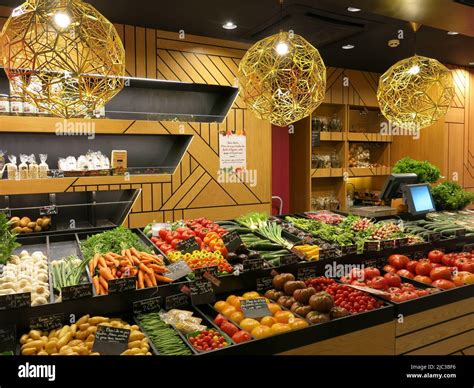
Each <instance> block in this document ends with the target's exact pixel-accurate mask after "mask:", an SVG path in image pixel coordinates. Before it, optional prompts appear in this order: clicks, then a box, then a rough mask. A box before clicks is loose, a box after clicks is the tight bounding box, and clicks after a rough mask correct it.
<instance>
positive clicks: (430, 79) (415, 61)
mask: <svg viewBox="0 0 474 388" xmlns="http://www.w3.org/2000/svg"><path fill="white" fill-rule="evenodd" d="M412 26H413V27H414V31H415V33H416V30H417V29H418V26H417V25H416V24H415V25H412ZM454 93H455V91H454V82H453V76H452V73H451V71H450V70H449V69H448V68H447V67H446V66H444V65H442V64H441V63H440V62H438V61H437V60H436V59H433V58H427V57H423V56H419V55H414V56H412V57H410V58H406V59H403V60H401V61H398V62H397V63H395V64H394V65H393V66H392V67H390V68H389V69H388V70H387V71H386V72H385V73H384V74H383V75H382V76H381V77H380V81H379V87H378V91H377V99H378V102H379V105H380V109H381V111H382V114H383V115H384V116H385V117H386V118H387V119H388V120H389V121H390V122H391V123H392V124H395V125H397V126H399V127H400V128H406V129H412V130H419V129H421V128H425V127H429V126H431V125H433V124H434V123H436V122H437V121H438V120H439V119H440V118H441V117H443V116H444V115H445V114H446V113H447V111H448V110H449V107H450V106H451V102H452V100H453V97H454Z"/></svg>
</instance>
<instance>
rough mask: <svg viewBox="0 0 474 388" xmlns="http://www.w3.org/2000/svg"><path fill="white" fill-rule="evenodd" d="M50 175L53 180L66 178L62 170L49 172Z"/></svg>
mask: <svg viewBox="0 0 474 388" xmlns="http://www.w3.org/2000/svg"><path fill="white" fill-rule="evenodd" d="M48 175H49V176H50V177H51V178H64V171H62V170H49V171H48Z"/></svg>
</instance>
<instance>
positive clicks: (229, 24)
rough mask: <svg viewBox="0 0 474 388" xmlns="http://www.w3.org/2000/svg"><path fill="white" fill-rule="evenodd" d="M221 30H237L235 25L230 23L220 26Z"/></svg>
mask: <svg viewBox="0 0 474 388" xmlns="http://www.w3.org/2000/svg"><path fill="white" fill-rule="evenodd" d="M222 28H225V29H226V30H235V29H236V28H237V24H235V23H232V22H227V23H226V24H224V25H223V26H222Z"/></svg>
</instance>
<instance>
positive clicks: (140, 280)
mask: <svg viewBox="0 0 474 388" xmlns="http://www.w3.org/2000/svg"><path fill="white" fill-rule="evenodd" d="M143 277H144V274H143V271H138V288H145V285H144V283H143Z"/></svg>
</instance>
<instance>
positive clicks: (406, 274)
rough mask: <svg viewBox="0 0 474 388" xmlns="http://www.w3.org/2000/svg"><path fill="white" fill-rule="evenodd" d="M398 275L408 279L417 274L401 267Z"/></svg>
mask: <svg viewBox="0 0 474 388" xmlns="http://www.w3.org/2000/svg"><path fill="white" fill-rule="evenodd" d="M397 275H398V276H403V277H405V278H408V279H413V278H414V277H415V275H413V273H412V272H410V271H408V270H406V269H400V270H398V271H397Z"/></svg>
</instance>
